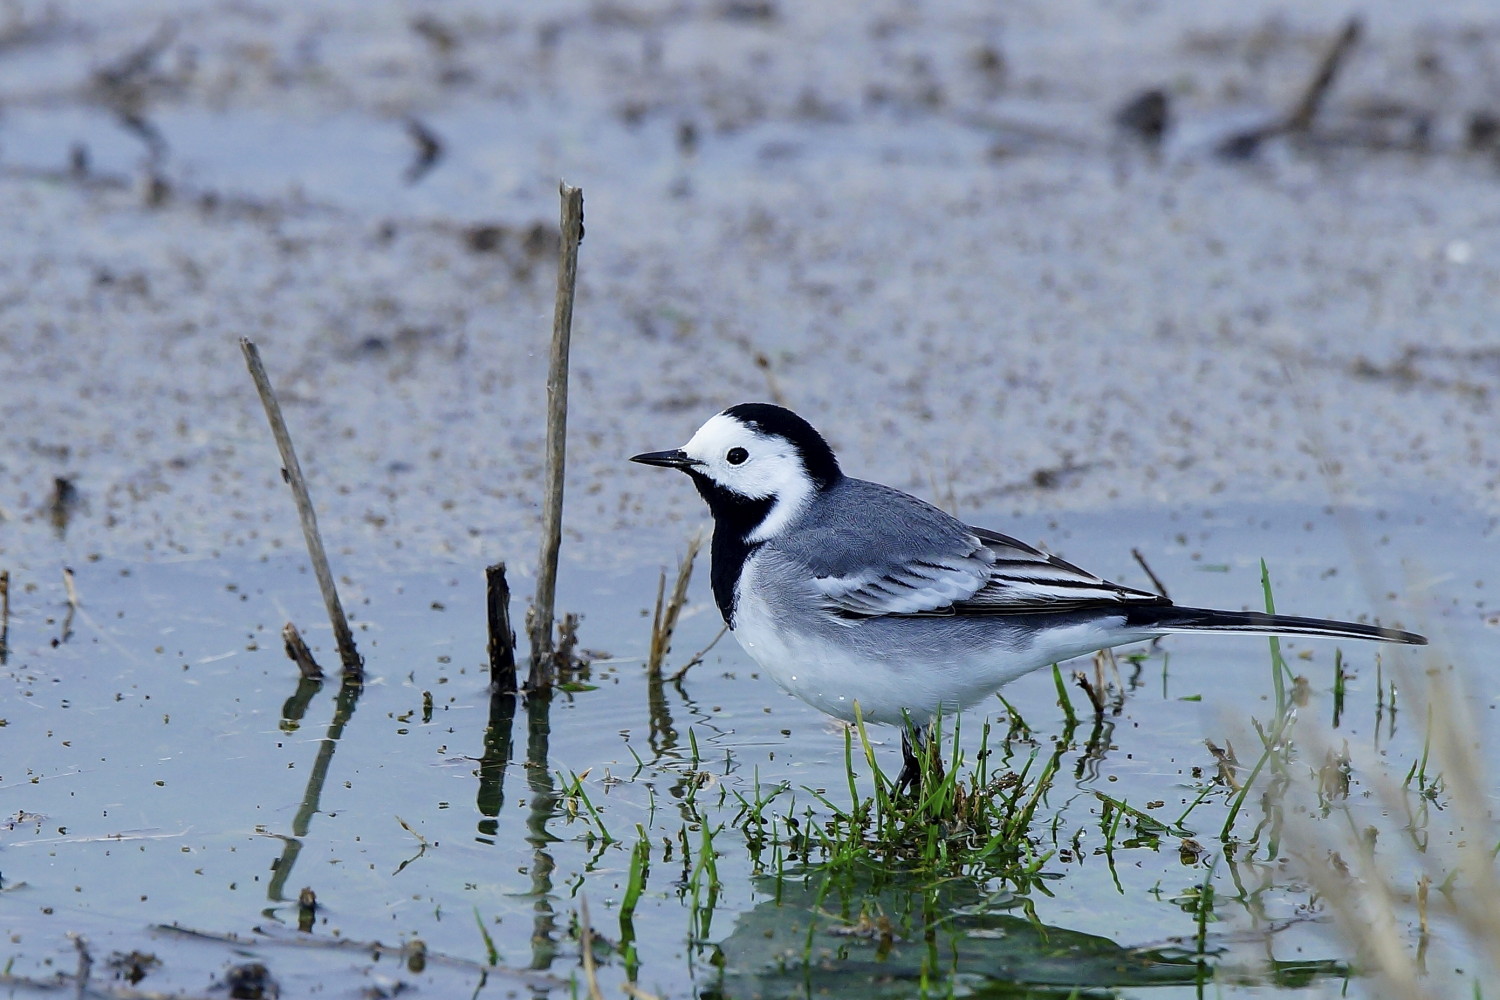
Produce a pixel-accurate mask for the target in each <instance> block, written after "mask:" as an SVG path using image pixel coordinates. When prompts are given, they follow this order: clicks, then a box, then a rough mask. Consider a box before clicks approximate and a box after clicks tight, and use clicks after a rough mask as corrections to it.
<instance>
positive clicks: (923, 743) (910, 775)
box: [896, 724, 943, 795]
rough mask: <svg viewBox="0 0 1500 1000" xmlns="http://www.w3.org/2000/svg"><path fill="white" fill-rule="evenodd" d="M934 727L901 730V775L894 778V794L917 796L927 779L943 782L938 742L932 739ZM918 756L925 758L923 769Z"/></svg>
mask: <svg viewBox="0 0 1500 1000" xmlns="http://www.w3.org/2000/svg"><path fill="white" fill-rule="evenodd" d="M934 725H935V724H933V725H927V726H921V727H918V726H914V725H913V726H907V727H904V728H903V729H902V730H901V773H900V774H899V775H897V776H896V794H898V795H900V794H903V793H905V792H911V793H912V794H913V795H916V794H919V793H920V792H921V791H922V784H923V780H924V779H925V778H927V777H931V778H935V779H937V780H938V781H942V780H943V759H942V757H940V756H939V755H938V752H939V749H940V748H939V745H938V742H937V740H935V739H933V735H934V733H935V729H934ZM913 742H915V747H913ZM918 754H921V755H922V757H925V758H927V759H926V761H925V767H924V762H923V760H922V757H919V756H918Z"/></svg>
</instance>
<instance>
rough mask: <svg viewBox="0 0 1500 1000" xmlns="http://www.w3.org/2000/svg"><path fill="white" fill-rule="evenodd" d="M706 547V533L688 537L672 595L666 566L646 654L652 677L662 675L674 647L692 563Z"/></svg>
mask: <svg viewBox="0 0 1500 1000" xmlns="http://www.w3.org/2000/svg"><path fill="white" fill-rule="evenodd" d="M702 547H703V536H702V535H701V534H694V535H693V537H691V538H689V539H688V543H687V552H686V553H685V554H684V555H683V557H682V560H681V561H680V562H678V564H677V581H676V582H675V583H674V584H673V585H672V597H671V599H670V600H666V601H665V603H664V598H665V596H666V589H667V574H666V571H665V570H663V571H662V574H661V581H660V583H658V585H657V588H656V610H655V612H654V613H653V614H652V616H651V651H650V653H649V654H648V655H647V657H646V672H647V673H648V674H650V675H651V676H652V677H657V676H660V674H661V668H662V664H663V662H664V661H665V660H666V658H667V653H668V652H669V651H670V650H671V648H672V633H673V631H675V630H676V628H677V619H678V617H679V616H681V614H682V608H683V605H685V604H687V589H688V582H689V581H690V580H692V578H693V563H694V561H695V560H696V559H697V558H698V550H699V549H701V548H702Z"/></svg>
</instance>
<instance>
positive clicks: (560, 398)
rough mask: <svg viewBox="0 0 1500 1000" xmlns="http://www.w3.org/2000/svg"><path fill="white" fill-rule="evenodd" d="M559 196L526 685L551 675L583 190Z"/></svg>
mask: <svg viewBox="0 0 1500 1000" xmlns="http://www.w3.org/2000/svg"><path fill="white" fill-rule="evenodd" d="M558 193H559V194H560V195H561V196H562V220H561V223H560V224H561V227H562V242H561V245H560V249H559V251H558V253H559V259H558V267H557V300H556V304H555V306H554V310H553V317H552V357H551V364H550V366H549V368H548V374H547V464H546V471H545V479H546V482H545V486H544V495H543V500H542V551H541V555H540V558H539V559H538V563H539V565H538V567H537V574H536V598H535V601H534V603H533V604H532V613H531V615H530V616H529V626H530V628H529V631H530V633H531V672H530V676H529V677H528V678H527V681H526V687H527V689H528V690H532V691H537V690H541V689H543V688H550V687H551V686H552V680H553V673H554V670H553V667H554V664H553V657H552V619H553V617H554V614H555V610H556V606H557V556H558V551H559V550H560V549H561V547H562V508H563V471H564V467H565V464H566V453H567V438H568V351H569V348H570V346H571V342H572V338H573V298H574V291H575V289H576V288H577V286H578V245H579V244H580V243H581V242H583V190H582V189H581V188H576V187H570V186H569V185H568V184H566V183H560V184H559V185H558Z"/></svg>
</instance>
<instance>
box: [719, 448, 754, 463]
mask: <svg viewBox="0 0 1500 1000" xmlns="http://www.w3.org/2000/svg"><path fill="white" fill-rule="evenodd" d="M749 457H750V453H749V452H748V451H746V450H745V449H743V448H730V449H729V454H727V455H725V456H724V460H725V461H726V462H728V463H729V464H730V465H743V464H745V459H747V458H749Z"/></svg>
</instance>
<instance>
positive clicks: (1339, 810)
mask: <svg viewBox="0 0 1500 1000" xmlns="http://www.w3.org/2000/svg"><path fill="white" fill-rule="evenodd" d="M1393 659H1395V661H1396V662H1395V665H1394V668H1393V672H1394V673H1395V674H1396V676H1397V678H1398V683H1399V684H1400V686H1401V689H1402V692H1403V694H1404V696H1405V699H1406V702H1407V704H1408V706H1409V707H1408V712H1409V713H1410V714H1411V715H1414V716H1415V717H1417V718H1424V717H1425V718H1426V719H1427V720H1428V732H1427V740H1428V743H1427V750H1426V759H1425V762H1423V763H1422V764H1421V765H1420V766H1421V767H1422V768H1423V772H1424V774H1423V777H1422V778H1421V779H1420V780H1427V779H1426V777H1425V775H1426V773H1427V772H1430V773H1432V774H1433V775H1440V776H1441V777H1440V781H1441V789H1442V790H1441V795H1442V804H1441V808H1437V807H1436V806H1435V807H1434V808H1431V809H1428V810H1426V811H1425V814H1424V813H1423V812H1422V810H1421V808H1420V806H1421V803H1420V802H1416V801H1415V800H1417V799H1418V797H1419V796H1420V795H1421V794H1422V793H1421V792H1420V791H1419V790H1417V789H1414V788H1412V787H1410V785H1409V782H1406V783H1404V782H1403V781H1401V780H1400V775H1399V774H1398V773H1397V772H1396V771H1394V770H1393V769H1392V766H1391V762H1390V761H1389V759H1388V758H1387V757H1385V756H1382V754H1381V753H1380V752H1379V751H1377V750H1376V749H1375V748H1373V747H1368V746H1355V747H1351V748H1349V749H1348V750H1347V751H1344V752H1347V753H1348V755H1349V758H1350V760H1351V762H1352V764H1353V766H1354V769H1355V773H1356V775H1357V776H1358V778H1359V780H1360V782H1361V783H1362V784H1363V785H1364V786H1365V787H1367V788H1369V789H1371V790H1372V791H1373V793H1374V794H1373V800H1374V804H1375V805H1376V806H1377V807H1378V810H1375V811H1372V810H1370V809H1369V807H1368V805H1367V804H1365V803H1362V802H1360V801H1358V800H1356V801H1352V802H1351V801H1349V800H1347V799H1344V800H1336V801H1331V800H1330V798H1329V797H1328V796H1327V795H1326V794H1324V790H1322V789H1320V787H1319V783H1318V775H1317V773H1316V771H1315V770H1313V769H1311V768H1299V769H1296V770H1295V772H1294V773H1295V774H1296V775H1297V779H1296V780H1295V781H1293V783H1292V784H1291V785H1290V786H1289V788H1288V792H1287V801H1286V802H1284V803H1283V805H1284V808H1285V813H1286V826H1285V833H1286V845H1287V849H1288V852H1289V853H1290V854H1291V855H1292V856H1294V857H1297V858H1299V859H1300V860H1301V861H1302V863H1303V867H1304V869H1305V873H1306V876H1307V877H1308V878H1309V879H1310V881H1311V882H1312V883H1313V885H1314V886H1315V887H1316V888H1317V891H1318V894H1319V895H1320V896H1321V897H1322V898H1323V900H1324V901H1326V903H1327V905H1328V908H1329V910H1330V912H1331V913H1332V915H1333V917H1334V919H1335V921H1336V922H1337V924H1338V926H1339V929H1340V931H1341V932H1342V933H1343V934H1344V936H1345V938H1346V939H1347V940H1348V941H1349V942H1350V943H1351V944H1352V945H1354V946H1355V948H1356V949H1357V950H1358V959H1357V964H1358V967H1359V970H1360V971H1361V972H1363V973H1366V974H1368V975H1369V976H1371V977H1372V978H1373V979H1374V980H1375V982H1376V984H1377V986H1376V988H1375V989H1374V990H1373V991H1372V993H1373V994H1374V995H1378V996H1381V997H1393V998H1397V1000H1438V998H1444V997H1451V996H1456V995H1460V994H1462V995H1470V994H1471V993H1472V991H1473V989H1474V987H1475V985H1476V984H1489V983H1493V982H1497V981H1500V978H1497V977H1500V908H1497V907H1496V905H1495V901H1496V900H1497V899H1500V876H1497V872H1496V869H1495V858H1494V855H1493V848H1494V845H1495V843H1496V841H1497V838H1500V831H1497V829H1496V826H1495V823H1494V821H1493V819H1492V817H1491V815H1490V810H1489V805H1490V801H1491V796H1490V789H1489V787H1488V785H1487V783H1486V778H1485V774H1484V769H1483V762H1482V760H1481V759H1480V754H1479V750H1478V746H1477V744H1478V738H1479V732H1480V730H1479V729H1478V727H1477V726H1476V724H1475V720H1474V718H1473V716H1472V714H1471V712H1470V711H1469V704H1470V701H1469V699H1466V698H1464V697H1462V696H1461V694H1460V693H1459V692H1458V691H1457V690H1456V687H1455V684H1454V678H1453V674H1452V671H1451V670H1450V669H1449V668H1447V667H1446V666H1444V665H1443V664H1444V662H1445V661H1444V660H1443V659H1442V658H1441V657H1440V654H1439V653H1436V652H1433V653H1429V654H1428V656H1427V657H1426V658H1425V660H1424V661H1422V662H1421V663H1420V664H1417V663H1413V662H1411V661H1409V660H1407V658H1406V657H1404V656H1401V655H1400V654H1399V653H1398V654H1396V655H1395V656H1394V657H1393ZM1330 736H1331V734H1330V733H1328V732H1327V731H1326V730H1320V729H1318V728H1316V727H1314V726H1313V725H1311V724H1308V723H1306V722H1304V723H1303V724H1302V725H1301V727H1300V731H1299V732H1298V733H1297V734H1296V737H1297V742H1298V744H1299V748H1300V755H1301V757H1302V758H1303V759H1304V760H1318V759H1322V758H1323V756H1324V755H1326V753H1328V752H1329V749H1330V747H1331V739H1330ZM1396 767H1397V768H1400V767H1401V765H1400V762H1396ZM1414 805H1415V806H1416V807H1417V808H1414ZM1377 813H1378V815H1377ZM1325 815H1326V816H1327V818H1324V816H1325ZM1419 816H1420V817H1421V818H1420V819H1419ZM1331 819H1342V822H1330V821H1329V820H1331ZM1331 862H1332V863H1331ZM1429 885H1431V886H1436V887H1437V892H1436V893H1433V894H1431V895H1429V893H1428V891H1427V887H1428V886H1429ZM1403 928H1406V929H1403ZM1411 928H1416V932H1417V940H1416V941H1415V942H1413V941H1412V940H1410V938H1411V930H1410V929H1411ZM1432 946H1437V947H1440V948H1444V949H1452V950H1454V951H1455V952H1456V953H1458V954H1459V955H1460V956H1461V957H1460V958H1458V960H1456V961H1452V962H1430V961H1427V956H1428V952H1429V948H1430V947H1432Z"/></svg>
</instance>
